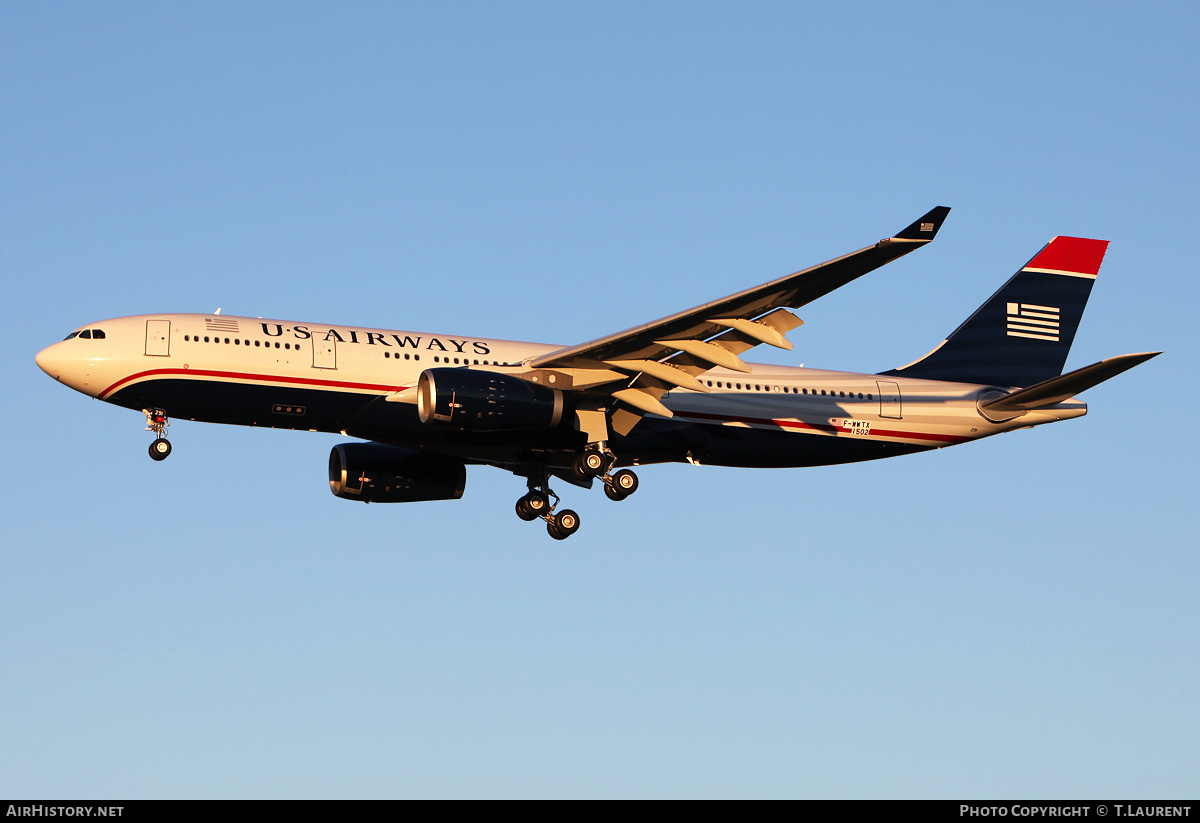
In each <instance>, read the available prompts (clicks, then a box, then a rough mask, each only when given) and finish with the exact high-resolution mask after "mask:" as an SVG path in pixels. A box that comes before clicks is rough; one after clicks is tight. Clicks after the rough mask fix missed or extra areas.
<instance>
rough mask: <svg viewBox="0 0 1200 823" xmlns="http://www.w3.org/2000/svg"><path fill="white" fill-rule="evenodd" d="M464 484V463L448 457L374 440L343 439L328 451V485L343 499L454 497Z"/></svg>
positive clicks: (394, 500)
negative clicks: (363, 441) (365, 441)
mask: <svg viewBox="0 0 1200 823" xmlns="http://www.w3.org/2000/svg"><path fill="white" fill-rule="evenodd" d="M466 484H467V467H466V466H465V465H463V463H462V462H460V461H458V460H453V459H451V458H448V457H441V456H439V455H431V454H422V453H421V452H415V451H410V450H408V449H398V448H395V447H393V446H381V445H379V444H377V443H344V444H342V445H340V446H334V447H333V451H331V452H330V453H329V488H330V489H331V490H332V491H333V493H334V495H335V496H337V497H340V498H342V499H344V500H361V501H362V502H364V503H417V502H421V501H424V500H457V499H458V498H460V497H462V493H463V488H464V487H465V486H466Z"/></svg>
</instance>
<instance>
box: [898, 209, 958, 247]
mask: <svg viewBox="0 0 1200 823" xmlns="http://www.w3.org/2000/svg"><path fill="white" fill-rule="evenodd" d="M949 213H950V207H949V206H938V207H937V208H934V209H930V210H929V211H928V212H927V213H926V214H924V215H922V216H921V217H919V218H917V219H916V220H915V221H913V223H912V224H910V225H909V226H908V227H907V228H906V229H904V231H902V232H900V233H899V234H897V235H896V236H895V237H893V238H892V239H893V240H919V241H925V242H928V241H930V240H932V239H933V238H934V237H936V236H937V233H938V229H940V228H941V227H942V223H944V222H945V220H946V215H948V214H949Z"/></svg>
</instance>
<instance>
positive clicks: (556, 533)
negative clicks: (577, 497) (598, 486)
mask: <svg viewBox="0 0 1200 823" xmlns="http://www.w3.org/2000/svg"><path fill="white" fill-rule="evenodd" d="M601 454H602V453H601V452H598V451H595V452H592V451H585V452H584V453H583V454H582V455H580V456H579V457H578V458H576V460H575V462H574V464H572V471H574V472H575V474H576V476H579V473H580V472H579V469H580V467H581V465H582V466H584V467H588V468H591V467H592V466H594V465H595V464H594V462H589V460H588V458H589V456H590V455H601ZM613 462H614V458H612V455H611V453H609V454H607V455H603V459H602V466H601V468H600V471H599V472H596V474H592V475H589V476H588V477H586V478H581V479H592V478H593V477H599V478H600V479H601V480H602V481H603V482H604V493H605V494H606V495H608V499H609V500H624V499H625V498H626V497H628V496H629V495H631V494H633V493H634V492H635V491H637V487H638V478H637V475H636V474H634V473H633V472H631V471H630V470H629V469H621V470H620V471H618V472H616V473H615V474H611V475H609V474H603V476H601V473H602V472H604V471H606V470H607V469H608V468H609V467H611V466H612V463H613ZM549 483H550V477H549V474H548V473H547V472H546V471H544V470H543V471H542V472H540V473H539V474H538V475H530V476H529V491H528V492H527V493H526V494H525V495H524V496H523V497H522V498H521V499H520V500H518V501H517V506H516V510H517V517H519V518H521V519H522V520H525V521H532V520H537V519H538V518H541V519H542V520H545V521H546V531H547V532H549V534H550V536H551V537H553V538H554V539H555V540H566V539H567V538H568V537H570V536H571V535H573V534H575V532H577V531H579V515H578V514H576V513H575V512H574V511H572V510H571V509H563V510H562V511H556V509H557V508H558V502H559V496H558V495H557V494H555V493H554V492H553V491H552V490H551V488H550V485H549ZM552 498H553V500H554V502H553V503H551V502H550V501H551V499H552Z"/></svg>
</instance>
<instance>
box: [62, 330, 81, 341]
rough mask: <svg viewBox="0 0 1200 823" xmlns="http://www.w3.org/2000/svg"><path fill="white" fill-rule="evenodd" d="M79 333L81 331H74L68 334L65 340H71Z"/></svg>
mask: <svg viewBox="0 0 1200 823" xmlns="http://www.w3.org/2000/svg"><path fill="white" fill-rule="evenodd" d="M78 335H79V332H77V331H73V332H71V333H70V334H68V335H67V336H66V337H64V338H63V340H70V339H71V338H72V337H77V336H78Z"/></svg>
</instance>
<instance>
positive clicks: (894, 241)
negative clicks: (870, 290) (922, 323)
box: [527, 206, 950, 434]
mask: <svg viewBox="0 0 1200 823" xmlns="http://www.w3.org/2000/svg"><path fill="white" fill-rule="evenodd" d="M949 212H950V209H949V208H947V207H945V206H938V207H937V208H935V209H933V210H932V211H930V212H929V213H928V214H926V215H924V216H923V217H921V218H919V219H918V220H916V221H915V222H914V223H912V225H910V226H908V227H907V228H906V229H904V230H903V231H902V232H900V233H899V234H897V235H895V236H894V237H886V238H884V239H883V240H880V241H879V242H878V243H876V244H874V245H873V246H868V247H866V248H864V249H860V250H858V251H856V252H851V253H850V254H847V255H844V256H842V257H838V258H836V259H834V260H830V261H829V262H827V263H822V264H820V265H819V266H813V267H812V268H809V269H805V270H803V271H799V272H796V273H794V274H789V275H787V276H786V277H781V278H779V279H778V280H772V281H771V282H770V283H764V284H763V285H761V286H755V287H754V288H751V289H746V290H745V291H741V292H738V293H737V294H732V295H730V296H728V297H724V298H721V299H720V300H716V301H713V302H711V303H705V304H704V305H702V306H697V307H695V308H693V309H688V310H687V311H683V312H679V313H678V314H673V315H671V316H670V317H664V318H662V319H661V320H656V321H654V322H653V323H647V324H646V325H644V326H637V327H636V328H632V329H627V330H626V331H623V332H619V333H618V334H612V335H609V336H607V337H601V338H600V339H598V340H592V341H591V342H588V343H582V344H580V345H578V346H571V347H569V348H565V349H558V350H557V351H552V352H549V353H548V354H544V355H542V356H541V357H536V358H534V359H533V360H531V361H530V362H529V363H528V364H527V365H528V367H529V368H530V369H531V370H538V371H540V370H545V371H547V372H559V373H561V374H562V376H563V377H564V378H567V381H564V382H568V385H569V386H570V388H573V389H577V390H579V389H583V390H590V391H593V392H596V393H599V394H600V395H601V397H599V398H597V399H598V400H603V401H605V403H606V404H607V403H610V402H611V401H609V400H608V398H613V399H616V400H618V401H620V402H621V404H622V408H621V409H620V410H618V411H617V412H616V413H614V417H613V426H614V428H615V429H616V430H617V431H618V432H620V433H622V434H624V433H627V432H628V431H629V430H630V429H632V428H633V426H634V425H635V424H636V423H637V421H638V419H640V417H641V415H642V414H645V413H654V414H658V415H661V416H663V417H671V411H670V410H669V409H668V408H667V407H666V406H664V405H663V404H662V403H661V402H660V401H659V398H660V397H662V395H663V394H665V393H666V392H668V391H670V390H671V389H672V388H675V387H680V388H686V389H691V390H693V391H707V390H708V389H707V388H706V387H704V386H703V384H701V383H700V381H699V380H697V379H696V376H697V375H699V374H703V373H704V372H706V371H708V370H709V369H711V368H712V367H714V366H722V367H724V368H727V369H733V370H734V371H741V372H748V371H750V367H749V366H747V365H746V364H745V363H743V362H742V360H741V358H740V357H738V355H740V354H741V353H742V352H744V351H746V350H748V349H751V348H753V347H754V346H757V345H758V344H760V343H767V344H769V345H772V346H778V347H779V348H782V349H791V347H792V344H791V343H790V342H788V340H787V339H786V338H785V337H784V334H785V333H786V332H788V331H791V330H792V329H794V328H796V327H797V326H799V325H801V323H802V322H803V321H802V320H800V318H798V317H796V316H795V315H794V314H792V313H791V312H790V311H788V309H789V308H799V307H800V306H803V305H806V304H807V303H811V302H812V301H813V300H816V299H817V298H818V297H821V296H822V295H825V294H828V293H829V292H831V291H833V290H834V289H837V288H839V287H841V286H844V285H846V284H847V283H849V282H850V281H851V280H854V279H856V278H858V277H861V276H862V275H864V274H866V273H867V272H869V271H873V270H875V269H877V268H879V267H880V266H882V265H884V264H885V263H890V262H892V261H893V260H895V259H897V258H899V257H903V256H904V255H906V254H908V253H909V252H910V251H913V250H914V249H917V248H919V247H921V246H923V245H925V244H926V243H928V242H929V241H930V240H932V239H933V238H934V237H935V236H936V235H937V232H938V229H940V228H941V226H942V222H943V221H944V220H945V219H946V215H947V214H948V213H949Z"/></svg>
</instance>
